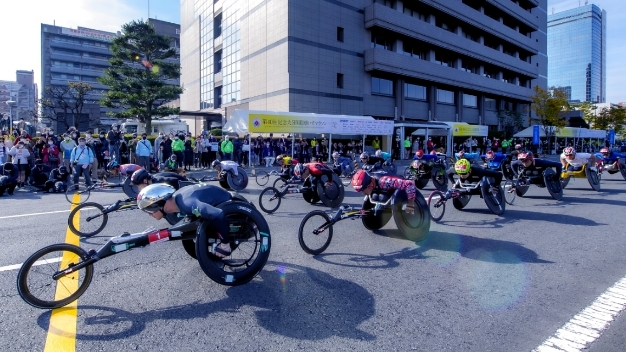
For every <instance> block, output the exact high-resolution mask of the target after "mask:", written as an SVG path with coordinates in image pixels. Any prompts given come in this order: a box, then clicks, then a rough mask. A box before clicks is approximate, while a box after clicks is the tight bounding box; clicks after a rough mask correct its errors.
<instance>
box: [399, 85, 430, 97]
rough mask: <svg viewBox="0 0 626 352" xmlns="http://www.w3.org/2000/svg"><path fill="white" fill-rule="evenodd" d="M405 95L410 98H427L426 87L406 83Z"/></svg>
mask: <svg viewBox="0 0 626 352" xmlns="http://www.w3.org/2000/svg"><path fill="white" fill-rule="evenodd" d="M404 97H405V98H409V99H418V100H426V87H423V86H418V85H415V84H410V83H405V84H404Z"/></svg>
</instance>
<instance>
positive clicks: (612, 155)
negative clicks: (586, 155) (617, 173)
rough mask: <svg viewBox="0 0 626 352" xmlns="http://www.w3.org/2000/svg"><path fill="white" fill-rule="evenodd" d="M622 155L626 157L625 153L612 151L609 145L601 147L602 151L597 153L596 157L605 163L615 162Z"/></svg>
mask: <svg viewBox="0 0 626 352" xmlns="http://www.w3.org/2000/svg"><path fill="white" fill-rule="evenodd" d="M620 157H624V156H623V154H621V153H616V152H614V151H611V150H610V149H609V148H607V147H604V148H602V149H600V152H599V153H596V159H600V160H602V162H604V164H605V165H608V164H614V163H615V162H617V161H618V160H619V158H620Z"/></svg>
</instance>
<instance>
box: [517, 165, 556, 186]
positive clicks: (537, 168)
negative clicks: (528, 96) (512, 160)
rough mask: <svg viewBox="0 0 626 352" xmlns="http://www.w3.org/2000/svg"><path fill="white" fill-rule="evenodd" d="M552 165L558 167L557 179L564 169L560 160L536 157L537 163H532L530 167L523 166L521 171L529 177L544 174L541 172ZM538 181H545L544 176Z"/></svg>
mask: <svg viewBox="0 0 626 352" xmlns="http://www.w3.org/2000/svg"><path fill="white" fill-rule="evenodd" d="M520 165H521V163H520ZM551 167H554V168H556V177H557V179H558V178H560V177H561V172H562V171H563V165H561V163H560V162H558V161H549V160H544V159H535V163H534V164H533V165H530V166H529V167H524V166H521V167H520V173H521V174H522V175H524V176H529V177H532V176H542V175H541V174H542V172H543V170H545V169H547V168H551ZM538 182H539V183H543V177H542V178H541V181H538Z"/></svg>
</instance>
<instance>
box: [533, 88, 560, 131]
mask: <svg viewBox="0 0 626 352" xmlns="http://www.w3.org/2000/svg"><path fill="white" fill-rule="evenodd" d="M533 90H534V91H535V95H534V96H531V97H530V99H531V101H532V103H531V109H532V111H533V112H534V113H535V117H534V118H531V122H532V123H534V124H538V125H541V126H542V128H543V131H544V133H545V134H546V137H548V143H551V137H553V136H554V135H555V134H556V133H557V132H558V131H560V130H561V128H563V127H565V125H566V124H567V121H565V119H562V118H561V117H560V116H561V113H562V112H564V111H569V110H570V107H569V104H568V102H567V93H566V92H565V90H564V89H562V88H556V87H551V88H549V89H548V90H545V89H543V88H541V87H539V86H535V87H534V88H533Z"/></svg>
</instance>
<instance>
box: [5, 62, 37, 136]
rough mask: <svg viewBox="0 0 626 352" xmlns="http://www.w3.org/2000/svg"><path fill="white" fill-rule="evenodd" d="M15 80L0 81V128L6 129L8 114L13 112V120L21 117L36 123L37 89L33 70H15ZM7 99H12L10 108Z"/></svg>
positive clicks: (33, 123)
mask: <svg viewBox="0 0 626 352" xmlns="http://www.w3.org/2000/svg"><path fill="white" fill-rule="evenodd" d="M15 77H16V78H15V81H0V115H2V116H3V118H2V121H1V122H0V128H5V129H7V130H8V120H9V119H8V116H9V114H10V113H11V111H12V112H13V121H18V120H19V119H21V118H23V119H24V121H26V122H29V123H31V124H32V125H33V126H34V125H36V122H37V121H36V114H37V97H38V89H37V85H36V84H35V72H34V71H25V70H17V71H16V72H15ZM7 101H14V102H15V105H14V107H13V108H12V109H11V108H10V107H9V105H7V104H6V102H7Z"/></svg>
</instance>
